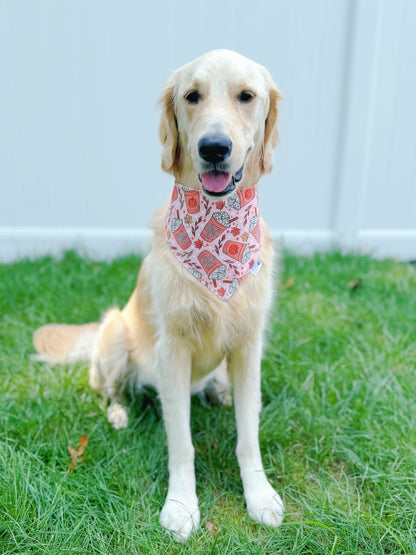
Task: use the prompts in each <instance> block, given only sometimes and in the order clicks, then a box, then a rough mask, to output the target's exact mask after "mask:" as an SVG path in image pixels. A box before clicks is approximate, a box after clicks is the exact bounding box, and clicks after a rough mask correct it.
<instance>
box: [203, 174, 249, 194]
mask: <svg viewBox="0 0 416 555" xmlns="http://www.w3.org/2000/svg"><path fill="white" fill-rule="evenodd" d="M198 177H199V180H200V181H201V183H202V189H203V191H204V192H205V193H206V194H208V195H211V196H222V195H227V194H228V193H231V192H232V191H234V189H235V188H236V183H237V182H238V181H240V180H241V178H242V177H243V167H241V168H240V169H239V170H238V171H237V172H236V173H235V174H234V175H231V174H230V173H226V172H219V171H212V172H206V173H201V174H200V175H199V176H198Z"/></svg>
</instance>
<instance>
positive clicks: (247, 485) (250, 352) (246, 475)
mask: <svg viewBox="0 0 416 555" xmlns="http://www.w3.org/2000/svg"><path fill="white" fill-rule="evenodd" d="M227 363H228V368H229V370H230V373H231V377H232V382H233V388H234V402H235V414H236V420H237V434H238V440H237V450H236V451H237V458H238V462H239V465H240V472H241V477H242V480H243V487H244V497H245V500H246V504H247V510H248V514H249V515H250V517H251V518H253V519H254V520H257V521H258V522H261V523H263V524H267V525H269V526H279V525H280V524H281V522H282V518H283V512H284V506H283V502H282V500H281V498H280V496H279V494H278V493H276V491H275V490H274V489H273V488H272V486H271V485H270V483H269V481H268V480H267V478H266V475H265V473H264V470H263V464H262V461H261V454H260V445H259V439H258V434H259V414H260V408H261V390H260V375H261V339H260V338H258V339H257V341H249V342H246V343H244V344H241V345H240V346H239V348H236V349H234V350H233V351H232V352H231V353H230V354H229V356H228V358H227Z"/></svg>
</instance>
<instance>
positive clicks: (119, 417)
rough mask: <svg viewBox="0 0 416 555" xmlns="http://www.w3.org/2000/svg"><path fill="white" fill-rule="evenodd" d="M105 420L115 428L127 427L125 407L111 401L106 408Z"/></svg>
mask: <svg viewBox="0 0 416 555" xmlns="http://www.w3.org/2000/svg"><path fill="white" fill-rule="evenodd" d="M107 420H108V421H109V422H110V424H111V425H112V426H113V428H114V429H116V430H120V429H121V428H127V424H128V417H127V411H126V409H125V408H124V407H123V406H122V405H120V403H111V405H110V406H109V407H108V409H107Z"/></svg>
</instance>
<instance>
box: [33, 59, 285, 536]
mask: <svg viewBox="0 0 416 555" xmlns="http://www.w3.org/2000/svg"><path fill="white" fill-rule="evenodd" d="M190 90H197V91H198V93H199V94H200V96H201V101H200V102H198V103H197V104H195V105H191V104H189V103H188V102H187V101H186V95H187V93H188V91H190ZM241 91H249V92H250V94H252V95H253V99H252V101H251V102H248V103H242V102H241V101H239V100H238V95H239V94H240V92H241ZM279 98H280V93H279V92H278V90H277V88H276V86H275V85H274V83H273V81H272V79H271V77H270V75H269V73H268V72H267V70H265V69H264V68H263V67H262V66H259V65H258V64H255V63H254V62H252V61H250V60H247V59H246V58H243V57H242V56H240V55H238V54H236V53H234V52H230V51H226V50H218V51H213V52H209V53H208V54H206V55H204V56H202V57H200V58H198V59H197V60H195V61H194V62H191V63H190V64H187V65H186V66H183V67H182V68H180V69H179V70H177V71H176V72H175V74H174V75H173V77H172V79H171V80H170V81H169V83H168V84H167V86H166V88H165V90H164V91H163V93H162V96H161V100H160V106H161V111H162V113H161V120H160V126H159V136H160V139H161V142H162V144H163V154H162V168H163V169H164V170H165V171H167V172H170V173H172V174H173V175H174V177H175V179H176V181H178V182H179V183H181V184H182V185H185V186H187V187H192V188H198V189H200V188H201V184H200V181H199V179H198V174H199V173H201V167H202V166H201V160H200V158H199V154H198V148H197V144H198V139H199V138H200V137H201V135H202V134H203V133H207V132H211V131H213V132H217V131H218V130H220V131H221V132H223V133H225V134H227V135H228V136H229V137H230V139H231V140H232V144H233V149H232V154H231V156H230V160H229V166H230V173H231V174H234V173H235V172H236V171H237V170H238V169H239V168H240V167H242V165H243V164H244V172H243V177H242V180H241V181H240V182H239V183H238V187H239V188H244V187H247V186H251V185H253V184H255V183H257V181H258V180H259V178H260V176H261V175H262V174H263V173H264V172H269V171H271V169H272V157H273V148H274V147H275V146H276V144H277V143H278V132H277V128H276V121H277V115H278V109H277V104H278V100H279ZM165 213H166V206H165V207H163V208H162V209H161V210H160V211H158V212H157V213H156V215H155V216H154V219H153V230H154V241H153V246H152V250H151V252H150V253H149V254H148V255H147V257H146V258H145V260H144V261H143V264H142V267H141V270H140V273H139V276H138V281H137V286H136V288H135V289H134V291H133V293H132V295H131V297H130V299H129V301H128V303H127V304H126V306H125V307H124V308H123V309H122V310H121V311H120V310H119V309H117V308H113V309H111V310H109V311H108V312H107V314H106V315H105V316H104V318H103V320H102V322H101V324H100V325H99V326H98V325H97V324H88V325H85V326H68V325H57V324H50V325H47V326H44V327H43V328H40V329H38V330H37V331H36V332H35V334H34V345H35V348H36V350H37V351H38V352H39V353H40V355H39V358H40V359H41V360H45V361H48V362H51V363H65V362H73V361H76V360H91V366H90V374H89V379H90V385H91V387H93V388H94V389H96V390H98V391H100V392H101V393H102V394H103V395H104V396H106V397H107V398H109V400H110V401H111V403H110V406H109V409H108V418H109V421H110V422H111V423H112V424H113V426H114V427H116V428H120V427H124V426H126V425H127V412H126V410H125V409H124V407H123V405H122V391H123V388H124V387H125V386H126V384H128V383H132V384H133V385H137V386H140V385H142V384H150V385H152V386H154V387H155V388H156V389H157V390H158V392H159V394H160V397H161V402H162V408H163V413H164V420H165V425H166V431H167V435H168V447H169V471H170V478H169V489H168V495H167V499H166V503H165V506H164V508H163V510H162V513H161V523H162V525H163V526H165V528H167V529H168V530H170V531H172V532H173V533H174V535H175V538H176V539H178V540H186V539H187V538H188V536H189V534H190V533H191V531H192V530H193V529H194V528H196V527H197V526H198V523H199V509H198V501H197V498H196V493H195V477H194V470H193V447H192V442H191V437H190V430H189V418H190V403H189V395H190V392H191V391H199V390H201V389H204V388H208V389H209V390H210V391H211V392H213V393H214V394H215V395H216V397H217V399H218V400H219V401H220V402H222V403H224V404H227V403H229V400H230V395H229V382H228V375H230V376H231V380H232V383H233V387H234V398H235V405H236V408H235V410H236V418H237V429H238V445H237V455H238V460H239V463H240V468H241V475H242V479H243V485H244V493H245V497H246V502H247V508H248V511H249V514H250V515H251V516H252V517H253V518H255V519H256V520H258V521H260V522H263V523H265V524H269V525H272V526H277V525H279V524H280V522H281V519H282V514H283V505H282V502H281V500H280V497H279V496H278V494H277V493H276V492H275V491H274V490H273V488H272V487H271V486H270V484H269V483H268V481H267V479H266V478H265V475H264V471H263V467H262V464H261V458H260V450H259V447H258V418H259V411H260V404H261V402H260V358H261V349H262V342H263V332H264V328H265V324H266V318H267V314H268V311H269V309H270V306H271V301H272V289H273V285H272V271H273V246H272V241H271V239H270V235H269V232H268V229H267V226H266V224H265V223H264V222H263V221H262V222H261V226H262V246H261V251H260V259H261V261H262V263H263V266H262V268H261V270H260V272H259V273H258V275H257V276H256V277H254V276H253V275H249V276H248V277H247V278H246V279H245V280H244V281H243V283H242V284H241V286H240V288H239V290H238V291H237V292H236V293H235V294H234V295H233V296H232V297H231V299H230V300H229V301H228V302H223V301H222V300H220V299H219V298H218V297H217V296H216V295H214V294H213V293H211V292H210V291H209V290H208V289H206V288H205V287H204V286H203V285H201V283H199V282H198V281H197V280H196V279H195V278H194V277H193V276H192V275H191V274H190V273H189V272H188V271H187V270H186V269H185V268H183V267H182V266H181V265H180V264H179V263H178V262H177V260H175V258H174V257H173V256H172V254H171V252H170V249H169V246H168V244H167V242H166V239H165V236H164V218H165Z"/></svg>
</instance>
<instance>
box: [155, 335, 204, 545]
mask: <svg viewBox="0 0 416 555" xmlns="http://www.w3.org/2000/svg"><path fill="white" fill-rule="evenodd" d="M158 363H159V372H160V383H159V393H160V397H161V402H162V409H163V417H164V421H165V427H166V433H167V438H168V453H169V488H168V493H167V496H166V501H165V504H164V506H163V509H162V512H161V513H160V523H161V525H162V526H164V527H165V528H167V529H168V530H169V531H171V532H172V533H173V535H174V538H175V539H176V540H177V541H186V540H187V539H188V537H189V536H190V534H191V532H192V530H194V529H196V528H198V526H199V509H198V499H197V496H196V488H195V469H194V448H193V445H192V438H191V429H190V411H191V399H190V397H191V386H190V384H191V357H190V354H189V353H188V352H187V351H186V349H184V348H183V347H182V349H180V348H179V346H177V345H175V344H174V341H169V340H167V339H163V338H161V339H160V340H159V343H158Z"/></svg>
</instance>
